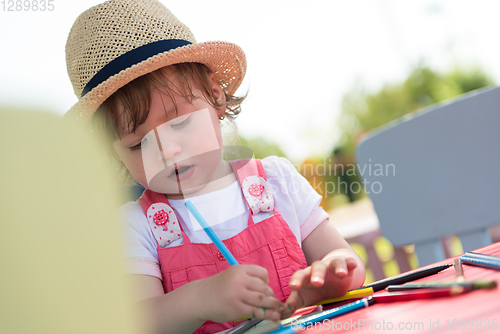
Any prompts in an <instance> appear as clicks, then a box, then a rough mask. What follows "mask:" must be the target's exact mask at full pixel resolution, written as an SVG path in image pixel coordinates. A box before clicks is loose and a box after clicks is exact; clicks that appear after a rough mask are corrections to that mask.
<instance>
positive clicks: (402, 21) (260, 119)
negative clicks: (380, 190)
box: [0, 0, 500, 162]
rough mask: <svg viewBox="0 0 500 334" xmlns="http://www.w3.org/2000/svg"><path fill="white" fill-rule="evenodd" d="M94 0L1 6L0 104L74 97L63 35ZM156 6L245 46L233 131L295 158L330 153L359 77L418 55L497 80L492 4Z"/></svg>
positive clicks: (408, 64)
mask: <svg viewBox="0 0 500 334" xmlns="http://www.w3.org/2000/svg"><path fill="white" fill-rule="evenodd" d="M29 1H31V2H33V1H34V0H29ZM101 2H102V1H101V0H78V1H68V0H66V1H62V0H53V1H52V2H51V3H52V4H53V5H54V7H53V10H52V11H48V10H46V11H43V12H42V11H37V12H35V11H32V10H31V11H24V10H21V11H15V10H14V11H8V10H7V9H8V6H7V5H8V1H5V4H3V3H2V4H0V6H2V7H0V48H1V52H0V57H1V58H0V59H1V61H0V105H8V106H22V107H30V108H37V109H40V110H44V111H49V112H53V113H56V114H58V115H63V114H64V113H65V112H66V111H67V110H68V109H69V108H70V107H71V106H72V105H73V104H75V103H76V101H77V97H76V96H75V95H74V93H73V89H72V87H71V83H70V81H69V77H68V75H67V72H66V64H65V52H64V48H65V44H66V38H67V36H68V33H69V30H70V28H71V26H72V24H73V22H74V21H75V19H76V17H77V16H78V15H79V14H80V13H81V12H83V11H85V10H86V9H88V8H89V7H91V6H94V5H96V4H99V3H101ZM161 2H162V3H163V4H164V5H165V6H166V7H167V8H169V9H170V10H171V11H172V12H173V13H174V15H176V16H177V18H179V19H180V20H181V21H182V22H184V23H185V24H186V25H187V26H188V27H189V28H190V29H191V30H192V32H193V33H194V35H195V37H196V39H197V41H198V42H204V41H214V40H222V41H227V42H232V43H235V44H238V45H239V46H241V47H242V48H243V50H244V51H245V53H246V56H247V62H248V69H247V75H246V78H245V80H244V82H243V84H242V86H241V88H240V89H239V91H238V93H240V94H245V93H246V92H248V97H247V99H246V101H245V102H244V104H243V106H242V110H243V111H242V113H241V114H240V116H239V117H238V119H237V121H236V122H237V126H238V129H239V133H240V134H241V135H242V136H244V137H247V138H254V137H264V138H266V139H268V140H270V141H274V142H276V143H278V144H279V145H280V147H281V148H282V149H283V151H284V152H285V153H286V154H287V156H288V157H289V158H290V160H292V162H300V161H301V160H303V159H305V158H307V157H312V156H327V155H328V154H329V153H330V152H331V151H332V150H333V148H334V146H335V144H336V142H337V140H338V137H339V129H338V127H337V125H336V120H337V118H338V115H339V113H340V109H341V101H342V96H343V95H344V94H345V93H346V92H347V91H348V90H349V89H350V88H351V87H353V85H354V84H355V82H362V83H363V84H364V85H365V86H366V87H368V88H369V89H370V90H372V91H376V90H377V89H378V88H380V87H381V86H382V85H384V84H386V83H391V82H397V81H400V80H403V79H404V78H405V77H406V76H407V75H408V73H409V72H410V71H411V69H412V66H415V65H416V64H417V63H418V62H419V61H420V60H421V59H424V60H425V61H426V62H427V64H429V65H430V66H431V67H433V68H434V69H436V70H438V71H446V70H448V69H451V68H452V67H453V66H455V65H456V64H461V65H465V66H467V65H479V66H481V67H482V68H483V69H484V70H485V71H486V72H487V73H489V74H490V75H491V76H492V77H493V78H494V80H495V81H496V82H500V48H499V47H498V46H497V45H496V44H497V43H496V42H495V41H497V40H498V36H497V31H498V24H497V22H498V18H497V15H498V13H499V12H500V1H497V0H489V1H487V0H475V1H470V0H468V1H465V0H449V1H445V0H349V1H348V0H342V1H340V0H308V1H295V0H287V1H282V0H267V1H261V0H253V1H238V0H232V1H226V0H224V1H223V0H213V1H206V0H205V1H201V0H200V1H194V0H192V1H190V0H182V1H181V0H176V1H173V0H162V1H161Z"/></svg>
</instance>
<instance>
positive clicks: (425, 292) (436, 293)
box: [373, 286, 470, 303]
mask: <svg viewBox="0 0 500 334" xmlns="http://www.w3.org/2000/svg"><path fill="white" fill-rule="evenodd" d="M469 291H470V289H467V287H463V286H453V287H448V288H442V289H419V290H414V291H411V292H396V293H382V294H375V295H373V300H374V301H375V302H376V303H391V302H399V301H406V300H416V299H430V298H440V297H449V296H456V295H461V294H463V293H466V292H469Z"/></svg>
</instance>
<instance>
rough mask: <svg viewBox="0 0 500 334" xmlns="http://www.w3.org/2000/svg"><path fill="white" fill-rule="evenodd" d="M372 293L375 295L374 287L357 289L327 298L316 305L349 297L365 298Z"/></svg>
mask: <svg viewBox="0 0 500 334" xmlns="http://www.w3.org/2000/svg"><path fill="white" fill-rule="evenodd" d="M371 295H373V288H363V289H356V290H351V291H347V293H346V294H345V295H343V296H341V297H337V298H332V299H325V300H322V301H320V302H319V303H316V304H314V305H323V304H330V303H335V302H341V301H343V300H348V299H353V298H363V297H366V296H371Z"/></svg>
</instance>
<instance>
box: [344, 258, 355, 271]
mask: <svg viewBox="0 0 500 334" xmlns="http://www.w3.org/2000/svg"><path fill="white" fill-rule="evenodd" d="M345 262H346V263H347V269H348V270H349V271H351V270H354V269H356V268H357V267H358V262H356V260H355V259H353V258H352V257H348V258H347V259H345Z"/></svg>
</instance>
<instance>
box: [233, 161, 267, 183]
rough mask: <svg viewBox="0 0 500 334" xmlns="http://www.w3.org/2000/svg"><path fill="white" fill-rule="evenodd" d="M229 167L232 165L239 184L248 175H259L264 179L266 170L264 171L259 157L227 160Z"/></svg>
mask: <svg viewBox="0 0 500 334" xmlns="http://www.w3.org/2000/svg"><path fill="white" fill-rule="evenodd" d="M229 164H231V167H233V171H234V173H235V174H236V178H237V179H238V182H239V184H240V185H241V184H242V183H243V180H245V178H246V177H248V176H253V175H256V176H260V177H261V178H263V179H264V180H265V181H267V178H266V172H265V171H264V167H263V166H262V161H260V159H241V160H233V161H229Z"/></svg>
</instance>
